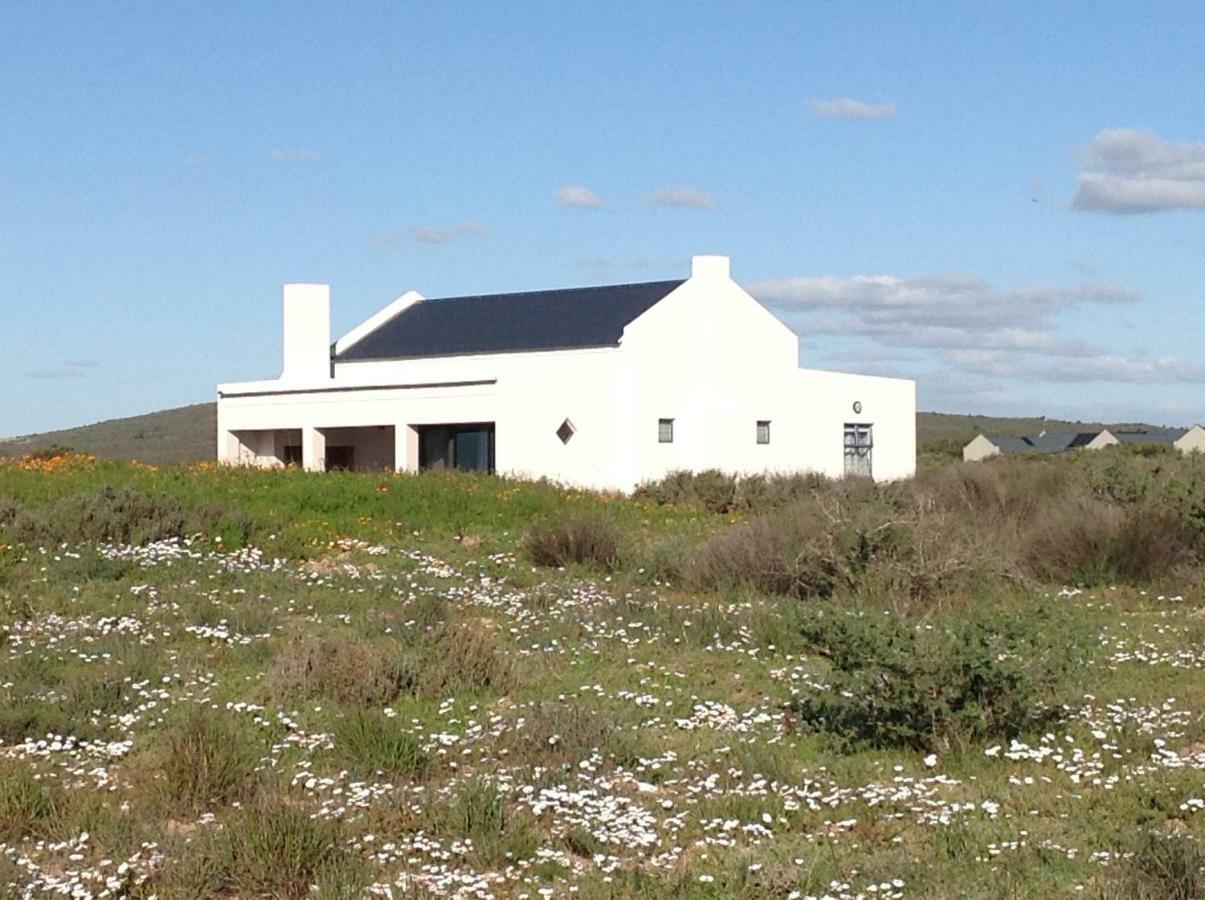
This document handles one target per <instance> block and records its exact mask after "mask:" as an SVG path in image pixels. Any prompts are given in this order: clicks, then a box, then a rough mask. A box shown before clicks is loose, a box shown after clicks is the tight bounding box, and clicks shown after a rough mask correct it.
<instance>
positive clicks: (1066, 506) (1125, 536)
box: [1020, 495, 1194, 584]
mask: <svg viewBox="0 0 1205 900" xmlns="http://www.w3.org/2000/svg"><path fill="white" fill-rule="evenodd" d="M1193 543H1194V536H1193V535H1192V534H1191V533H1190V531H1189V530H1188V528H1187V526H1186V525H1185V524H1184V523H1183V522H1182V521H1180V520H1178V519H1177V518H1176V517H1175V516H1174V515H1172V514H1170V513H1168V512H1164V511H1161V510H1157V509H1153V508H1151V507H1149V506H1144V505H1130V506H1124V507H1122V506H1117V505H1113V504H1109V503H1105V502H1104V501H1101V500H1096V499H1093V498H1091V497H1085V496H1082V495H1076V496H1073V497H1071V498H1068V499H1065V500H1062V501H1052V502H1049V503H1046V504H1044V505H1043V506H1042V507H1041V508H1040V510H1039V511H1038V513H1037V514H1036V515H1035V516H1034V517H1033V519H1032V520H1031V521H1030V522H1029V523H1027V525H1026V527H1025V532H1024V535H1023V538H1022V546H1021V550H1020V558H1021V563H1022V565H1023V566H1024V567H1025V569H1026V571H1027V572H1028V573H1029V574H1031V575H1032V576H1034V577H1035V578H1038V579H1042V580H1046V581H1059V580H1067V579H1070V580H1073V581H1075V582H1077V583H1082V584H1097V583H1100V582H1103V581H1110V580H1118V579H1120V580H1129V581H1146V580H1149V579H1151V578H1154V577H1158V576H1160V575H1165V574H1167V573H1169V572H1170V571H1171V570H1172V569H1174V568H1175V567H1176V566H1178V565H1180V564H1182V563H1184V562H1186V561H1188V560H1189V559H1190V558H1191V556H1192V553H1193Z"/></svg>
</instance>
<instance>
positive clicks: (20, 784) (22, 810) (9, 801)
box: [0, 763, 64, 843]
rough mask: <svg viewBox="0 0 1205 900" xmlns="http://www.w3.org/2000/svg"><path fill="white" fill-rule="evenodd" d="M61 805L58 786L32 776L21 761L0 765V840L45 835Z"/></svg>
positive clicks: (57, 818)
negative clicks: (55, 786) (20, 763)
mask: <svg viewBox="0 0 1205 900" xmlns="http://www.w3.org/2000/svg"><path fill="white" fill-rule="evenodd" d="M63 806H64V800H63V797H62V795H61V794H60V793H59V792H58V790H57V789H56V788H54V787H52V786H51V785H49V784H47V783H46V782H44V781H39V780H38V779H36V778H34V775H33V773H32V772H31V771H29V770H28V769H27V768H25V767H24V766H23V765H19V764H17V763H10V764H6V765H4V766H3V767H0V840H3V841H6V842H10V843H15V842H17V841H19V840H21V839H22V838H25V837H29V836H30V835H39V836H46V834H47V833H48V832H49V831H52V830H53V828H54V826H55V823H56V822H58V821H59V819H60V816H61V814H62V812H63Z"/></svg>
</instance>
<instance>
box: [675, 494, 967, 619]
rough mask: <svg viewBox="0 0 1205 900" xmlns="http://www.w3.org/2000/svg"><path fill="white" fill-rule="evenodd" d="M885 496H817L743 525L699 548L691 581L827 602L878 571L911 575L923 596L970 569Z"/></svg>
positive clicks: (910, 584)
mask: <svg viewBox="0 0 1205 900" xmlns="http://www.w3.org/2000/svg"><path fill="white" fill-rule="evenodd" d="M884 499H885V498H883V497H876V496H873V495H867V496H859V494H858V493H856V492H855V493H851V494H849V495H846V496H842V495H840V494H836V495H834V496H830V497H826V498H820V497H816V498H812V499H809V500H806V501H802V502H798V503H796V504H794V505H792V506H791V507H789V508H788V509H785V510H783V511H782V512H780V513H776V514H772V515H766V516H761V517H759V518H757V519H754V520H752V521H750V522H747V523H744V524H741V525H738V526H736V527H735V528H732V529H731V530H729V531H727V532H724V533H721V534H719V535H717V536H716V537H714V538H712V539H711V540H709V541H707V542H706V543H704V544H703V545H702V546H701V547H700V548H699V549H698V551H697V552H696V554H695V557H694V559H693V561H692V566H691V570H690V577H691V579H692V581H693V582H694V583H695V584H696V585H698V586H700V587H703V588H711V589H715V588H725V587H728V588H731V587H736V586H747V587H752V588H754V589H756V590H759V591H762V592H764V593H770V594H779V595H782V596H788V597H798V598H800V599H813V598H822V599H824V598H829V597H832V596H834V595H835V594H837V593H838V592H842V591H846V590H850V589H854V588H856V587H857V586H858V585H860V584H862V583H864V582H865V581H866V580H867V579H868V577H869V576H870V574H871V572H872V570H874V569H875V568H876V567H877V568H878V569H879V571H880V572H887V571H888V570H889V569H890V570H893V571H894V572H895V574H896V575H897V576H899V577H900V578H901V579H903V577H904V576H905V575H906V576H907V579H906V580H907V582H908V584H907V585H904V586H905V588H906V589H907V590H908V591H913V590H915V591H923V590H925V589H926V588H927V587H928V586H929V585H930V584H931V583H933V582H936V581H939V580H942V579H947V580H948V579H949V578H950V577H952V576H953V575H955V574H958V573H960V572H961V571H962V570H963V569H965V568H968V567H969V563H963V562H961V561H960V558H955V557H951V556H949V555H947V556H945V557H943V556H942V550H943V549H953V548H954V547H955V546H956V545H955V544H951V543H949V542H947V541H944V540H942V541H929V540H927V539H926V540H925V541H924V542H920V541H918V540H917V529H916V525H915V523H914V522H912V521H909V519H908V518H906V517H904V516H901V515H898V514H897V513H896V511H895V510H893V509H892V508H891V507H890V506H889V505H886V504H885V503H884V502H883V500H884ZM927 535H928V532H926V538H927ZM921 550H924V551H927V553H925V552H919V551H921ZM930 568H932V569H933V571H930V570H929V569H930Z"/></svg>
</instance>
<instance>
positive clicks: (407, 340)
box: [335, 281, 682, 362]
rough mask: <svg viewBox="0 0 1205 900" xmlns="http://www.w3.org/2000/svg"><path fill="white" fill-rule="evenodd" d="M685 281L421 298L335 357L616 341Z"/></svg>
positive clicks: (507, 349)
mask: <svg viewBox="0 0 1205 900" xmlns="http://www.w3.org/2000/svg"><path fill="white" fill-rule="evenodd" d="M680 284H682V282H681V281H652V282H646V283H644V284H617V285H608V286H605V287H585V288H569V289H566V290H557V291H531V292H528V293H521V294H486V295H482V296H477V297H448V298H445V299H441V300H420V301H419V302H418V303H415V304H413V305H412V306H409V307H407V308H406V309H404V310H402V311H401V312H400V313H398V314H397V315H396V316H394V317H393V318H392V319H389V320H388V321H387V322H385V323H384V324H382V325H381V326H380V327H378V328H377V329H376V330H375V331H372V332H371V333H369V334H368V335H366V336H365V337H364V338H362V339H361V340H359V341H357V342H356V343H354V344H352V345H351V346H350V347H348V348H347V349H346V350H344V351H343V352H342V353H340V354H338V355H337V356H336V357H335V359H336V361H340V362H342V361H350V360H367V359H405V358H410V357H416V356H455V355H461V354H466V353H509V352H515V351H525V350H565V349H571V348H575V347H614V346H616V345H618V344H619V338H620V336H621V335H622V334H623V329H624V326H625V325H627V324H628V323H629V322H631V321H632V320H633V319H635V318H636V317H637V316H639V315H640V314H641V313H643V312H644V311H645V310H647V309H648V308H649V307H651V306H652V305H653V304H654V303H656V302H657V301H658V300H661V299H662V298H663V297H665V295H666V294H668V293H669V292H670V291H672V290H673V289H674V288H676V287H678V285H680Z"/></svg>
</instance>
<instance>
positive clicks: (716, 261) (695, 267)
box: [690, 256, 731, 278]
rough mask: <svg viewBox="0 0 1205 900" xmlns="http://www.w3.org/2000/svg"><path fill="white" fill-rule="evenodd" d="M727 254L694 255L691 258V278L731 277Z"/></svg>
mask: <svg viewBox="0 0 1205 900" xmlns="http://www.w3.org/2000/svg"><path fill="white" fill-rule="evenodd" d="M729 268H730V267H729V264H728V257H727V256H692V257H691V259H690V277H691V278H729V277H731V276H730V274H729Z"/></svg>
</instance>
